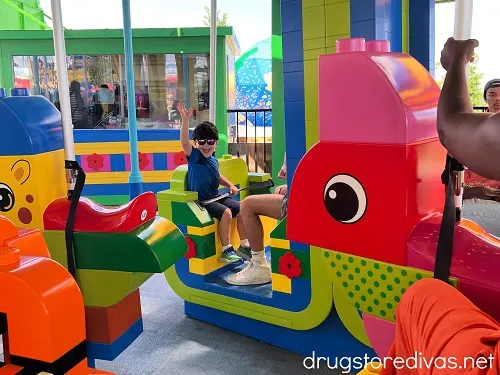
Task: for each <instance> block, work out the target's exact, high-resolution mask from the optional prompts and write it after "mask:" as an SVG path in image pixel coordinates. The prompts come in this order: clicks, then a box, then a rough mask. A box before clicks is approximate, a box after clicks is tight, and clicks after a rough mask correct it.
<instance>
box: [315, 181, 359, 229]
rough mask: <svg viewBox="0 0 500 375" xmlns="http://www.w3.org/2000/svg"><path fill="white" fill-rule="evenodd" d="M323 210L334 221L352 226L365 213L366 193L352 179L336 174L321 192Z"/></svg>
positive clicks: (357, 182)
mask: <svg viewBox="0 0 500 375" xmlns="http://www.w3.org/2000/svg"><path fill="white" fill-rule="evenodd" d="M323 201H324V203H325V208H326V210H327V211H328V213H329V214H330V216H331V217H333V218H334V219H335V220H337V221H338V222H340V223H343V224H354V223H356V222H358V221H359V220H361V218H362V217H363V215H364V214H365V212H366V207H367V199H366V192H365V189H363V186H362V185H361V183H360V182H359V181H358V180H356V179H355V178H354V177H352V176H349V175H346V174H338V175H335V176H333V177H332V178H330V180H329V181H328V182H327V184H326V185H325V189H324V192H323Z"/></svg>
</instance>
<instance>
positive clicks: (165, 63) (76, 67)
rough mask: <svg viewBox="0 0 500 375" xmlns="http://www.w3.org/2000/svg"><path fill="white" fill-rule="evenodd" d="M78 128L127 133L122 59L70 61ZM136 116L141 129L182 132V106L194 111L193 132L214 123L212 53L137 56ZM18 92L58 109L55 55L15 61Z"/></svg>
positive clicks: (87, 57) (103, 57) (79, 58)
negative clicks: (42, 98)
mask: <svg viewBox="0 0 500 375" xmlns="http://www.w3.org/2000/svg"><path fill="white" fill-rule="evenodd" d="M66 63H67V69H68V80H69V84H70V93H71V98H72V100H71V103H72V114H73V122H74V126H75V129H126V128H127V127H128V105H129V100H128V97H127V90H126V74H125V58H124V56H123V55H76V56H68V57H67V60H66ZM133 66H134V78H135V83H134V86H135V111H136V117H137V126H138V128H139V129H168V128H179V127H180V121H181V118H180V115H179V113H178V111H177V104H178V103H179V102H180V101H182V102H185V103H186V106H190V107H192V108H193V110H194V114H193V119H192V121H191V123H190V127H191V128H194V127H195V126H196V125H197V124H198V123H199V122H201V121H205V120H208V118H209V113H208V112H209V100H208V95H209V87H208V85H209V57H208V55H207V54H149V55H134V61H133ZM13 69H14V87H25V88H28V89H30V91H31V93H32V94H35V95H43V96H45V97H46V98H47V99H49V100H50V101H51V102H52V103H54V105H56V107H58V108H59V91H58V85H57V71H56V68H55V58H54V57H53V56H14V58H13Z"/></svg>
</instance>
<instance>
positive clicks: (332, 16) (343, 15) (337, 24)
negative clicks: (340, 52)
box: [325, 1, 351, 36]
mask: <svg viewBox="0 0 500 375" xmlns="http://www.w3.org/2000/svg"><path fill="white" fill-rule="evenodd" d="M325 8H326V36H331V35H340V34H350V32H351V25H350V22H351V17H350V3H349V1H344V2H337V3H333V4H328V5H326V7H325Z"/></svg>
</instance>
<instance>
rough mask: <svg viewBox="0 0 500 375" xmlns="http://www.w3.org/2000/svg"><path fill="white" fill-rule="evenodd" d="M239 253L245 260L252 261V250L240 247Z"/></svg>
mask: <svg viewBox="0 0 500 375" xmlns="http://www.w3.org/2000/svg"><path fill="white" fill-rule="evenodd" d="M237 253H238V255H239V256H240V257H242V258H243V259H245V260H251V259H252V249H250V248H249V247H244V246H240V247H239V249H238V251H237Z"/></svg>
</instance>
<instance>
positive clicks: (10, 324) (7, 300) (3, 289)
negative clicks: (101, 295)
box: [0, 253, 85, 363]
mask: <svg viewBox="0 0 500 375" xmlns="http://www.w3.org/2000/svg"><path fill="white" fill-rule="evenodd" d="M10 256H11V254H10ZM0 258H3V255H2V254H1V253H0ZM14 260H15V259H11V261H10V264H5V263H6V262H3V263H4V265H3V266H0V295H1V296H2V298H1V299H0V312H2V313H4V314H6V315H7V331H8V337H9V352H10V356H11V358H12V357H24V358H29V359H34V360H39V361H43V362H48V363H52V362H54V361H56V360H57V359H58V358H59V357H61V356H63V355H65V354H66V353H67V352H68V351H70V350H72V349H73V348H74V347H76V346H77V345H79V344H80V343H81V342H83V341H84V340H85V313H84V311H85V310H84V305H83V298H82V295H81V293H80V289H79V288H78V285H77V283H76V281H75V280H74V279H73V278H72V277H71V275H70V274H69V273H68V271H67V270H66V269H65V268H64V267H63V266H61V265H60V264H58V263H56V262H55V261H53V260H51V259H48V258H34V257H27V256H21V255H19V257H18V259H17V261H16V262H14ZM19 301H22V303H19Z"/></svg>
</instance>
